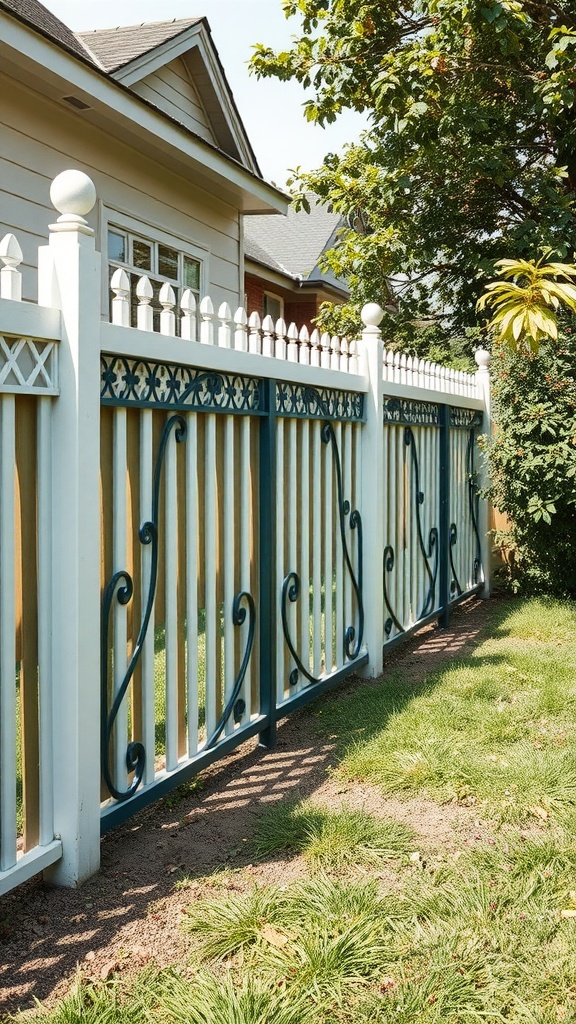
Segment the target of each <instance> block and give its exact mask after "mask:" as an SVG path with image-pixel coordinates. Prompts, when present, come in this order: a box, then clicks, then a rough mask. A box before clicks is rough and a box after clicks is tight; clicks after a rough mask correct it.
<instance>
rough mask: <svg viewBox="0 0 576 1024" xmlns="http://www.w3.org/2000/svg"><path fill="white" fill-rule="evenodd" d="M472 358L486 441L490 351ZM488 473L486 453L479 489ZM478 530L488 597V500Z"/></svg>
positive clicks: (488, 433) (489, 417)
mask: <svg viewBox="0 0 576 1024" xmlns="http://www.w3.org/2000/svg"><path fill="white" fill-rule="evenodd" d="M474 359H475V360H476V365H477V366H478V369H477V371H476V390H477V394H478V397H479V398H480V399H482V402H483V404H484V426H483V433H484V434H485V435H486V437H487V439H488V441H490V438H491V437H492V398H491V394H490V353H489V352H487V351H486V349H484V348H477V349H476V352H475V353H474ZM489 482H490V480H489V473H488V464H487V453H485V454H484V457H483V459H482V464H481V466H480V469H479V471H478V484H479V487H480V489H483V488H485V487H487V486H488V484H489ZM478 532H479V534H480V553H481V557H482V568H483V570H484V586H483V588H482V592H481V596H482V597H483V598H489V597H490V590H491V577H492V538H491V533H490V502H489V501H481V502H480V508H479V512H478Z"/></svg>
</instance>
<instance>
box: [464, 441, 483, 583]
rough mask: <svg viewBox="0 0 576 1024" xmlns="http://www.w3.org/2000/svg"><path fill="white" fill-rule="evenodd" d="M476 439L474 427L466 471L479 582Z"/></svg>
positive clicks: (476, 579) (480, 553)
mask: <svg viewBox="0 0 576 1024" xmlns="http://www.w3.org/2000/svg"><path fill="white" fill-rule="evenodd" d="M474 440H475V437H474V430H473V429H472V430H471V431H470V436H469V438H468V446H467V448H466V473H467V476H468V506H469V509H470V519H471V520H472V529H473V530H474V536H475V538H476V557H475V559H474V583H478V580H479V577H480V571H481V569H482V545H481V543H480V532H479V530H478V520H477V518H476V511H477V509H476V502H477V493H476V492H477V487H476V479H475V471H474Z"/></svg>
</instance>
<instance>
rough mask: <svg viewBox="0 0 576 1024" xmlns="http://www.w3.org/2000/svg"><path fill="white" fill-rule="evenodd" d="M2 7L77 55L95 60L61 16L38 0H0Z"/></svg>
mask: <svg viewBox="0 0 576 1024" xmlns="http://www.w3.org/2000/svg"><path fill="white" fill-rule="evenodd" d="M0 8H4V10H6V11H9V13H10V14H14V15H16V17H17V18H19V19H20V20H21V21H25V22H27V23H28V24H29V25H32V27H33V28H35V29H37V30H38V31H39V32H42V34H43V35H45V36H48V37H49V38H50V39H53V40H54V41H55V42H56V43H59V44H60V46H65V47H66V48H67V49H68V50H72V52H73V53H75V54H76V56H77V57H83V58H84V60H93V59H92V57H91V55H90V54H89V53H88V52H87V51H86V47H85V46H84V45H83V44H82V41H81V40H80V39H77V37H76V36H75V35H74V33H73V31H72V29H70V28H68V26H67V25H65V24H64V22H63V21H60V18H57V17H56V15H55V14H52V12H51V11H48V10H47V9H46V7H44V5H43V4H41V3H38V0H0Z"/></svg>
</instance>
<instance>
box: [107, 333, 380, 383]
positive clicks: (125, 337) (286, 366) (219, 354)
mask: <svg viewBox="0 0 576 1024" xmlns="http://www.w3.org/2000/svg"><path fill="white" fill-rule="evenodd" d="M159 341H161V344H159ZM100 348H101V351H102V352H105V353H108V354H111V355H120V356H126V357H127V358H130V359H138V360H148V361H150V363H158V362H161V363H174V364H176V365H180V366H190V367H193V368H196V369H205V370H215V371H217V372H219V373H227V374H239V375H246V374H247V375H250V376H252V377H261V378H263V379H272V380H277V381H286V382H290V383H297V384H307V385H309V386H310V387H315V388H337V389H340V390H345V391H357V392H362V393H365V392H366V391H367V390H368V381H367V379H366V378H365V377H364V376H363V375H361V374H359V373H349V372H346V371H343V370H339V369H331V368H325V367H321V366H309V365H303V364H302V363H292V362H288V361H287V360H286V359H279V358H276V357H275V356H266V355H262V354H260V353H257V352H244V351H241V350H237V349H230V348H221V347H220V346H218V345H203V344H200V343H198V342H193V343H189V342H186V341H184V340H183V339H182V338H176V337H173V336H172V337H170V336H163V337H161V338H159V336H158V334H156V333H152V332H150V331H142V330H136V329H134V328H131V327H119V326H117V325H115V324H108V323H102V324H101V325H100Z"/></svg>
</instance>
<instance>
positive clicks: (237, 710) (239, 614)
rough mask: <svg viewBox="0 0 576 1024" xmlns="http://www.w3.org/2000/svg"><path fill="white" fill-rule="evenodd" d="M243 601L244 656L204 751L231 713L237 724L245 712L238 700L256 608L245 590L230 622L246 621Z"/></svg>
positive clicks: (212, 742) (208, 747) (252, 641)
mask: <svg viewBox="0 0 576 1024" xmlns="http://www.w3.org/2000/svg"><path fill="white" fill-rule="evenodd" d="M243 600H245V601H246V603H247V605H248V612H249V615H250V619H249V623H248V638H247V640H246V647H245V650H244V656H243V658H242V664H241V665H240V669H239V672H238V675H237V676H236V681H235V683H234V686H233V688H232V693H231V694H230V697H229V698H228V701H227V703H226V707H225V708H224V710H223V712H222V714H221V716H220V718H219V720H218V724H217V726H216V728H215V729H214V732H213V733H212V735H211V737H210V739H209V740H207V741H206V746H205V747H204V749H205V750H209V749H210V747H213V746H214V744H215V743H216V741H217V739H218V737H219V736H220V733H221V732H222V730H223V729H224V727H225V725H226V723H227V721H228V719H229V718H230V715H231V714H232V712H234V721H235V722H239V721H240V719H241V717H242V715H243V714H244V711H245V710H246V703H245V701H243V700H242V699H239V697H240V691H241V689H242V685H243V683H244V677H245V675H246V670H247V668H248V662H249V661H250V655H251V654H252V647H253V645H254V630H255V627H256V608H255V606H254V598H253V597H252V594H250V593H249V592H248V591H247V590H242V591H241V592H240V593H239V594H236V597H235V598H234V603H233V605H232V621H233V623H234V625H235V626H241V625H242V624H243V623H244V622H245V621H246V609H245V608H242V601H243Z"/></svg>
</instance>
